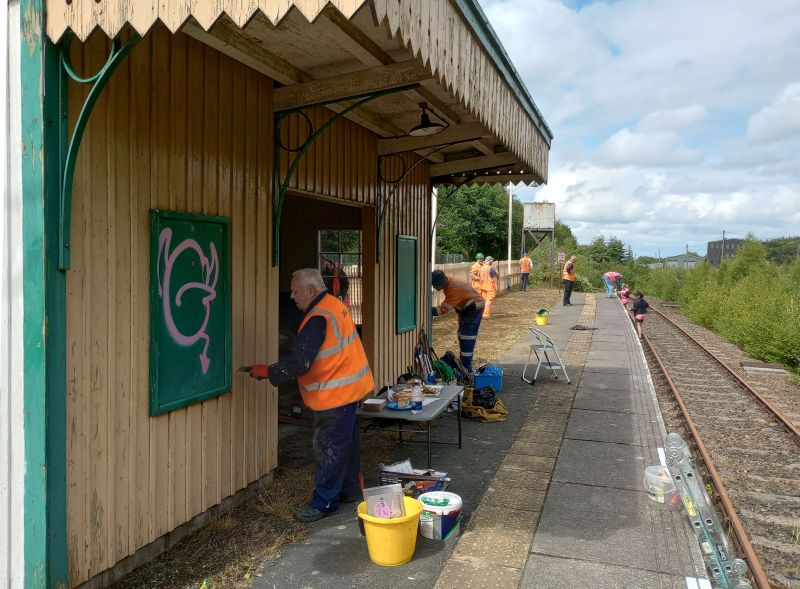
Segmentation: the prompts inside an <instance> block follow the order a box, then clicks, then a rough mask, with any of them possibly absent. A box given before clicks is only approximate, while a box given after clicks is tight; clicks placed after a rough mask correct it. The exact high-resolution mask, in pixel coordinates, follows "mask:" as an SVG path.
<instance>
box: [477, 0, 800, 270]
mask: <svg viewBox="0 0 800 589" xmlns="http://www.w3.org/2000/svg"><path fill="white" fill-rule="evenodd" d="M480 4H481V7H482V8H483V10H484V11H485V13H486V15H487V17H488V19H489V21H490V23H491V24H492V26H493V27H494V29H495V31H496V32H497V34H498V36H499V38H500V39H501V41H502V42H503V45H504V47H505V49H506V52H507V53H508V54H509V56H510V58H511V61H512V62H513V64H514V65H515V67H516V69H517V71H518V72H519V74H520V76H521V78H522V80H523V81H524V82H525V84H526V85H527V87H528V89H529V91H530V93H531V95H532V96H533V99H534V101H535V102H536V105H537V106H538V108H539V111H540V112H541V113H542V114H543V115H544V118H545V120H546V121H547V124H548V126H549V127H550V129H551V130H552V131H553V134H554V140H553V143H552V146H551V150H550V166H549V178H548V183H547V184H546V185H544V186H541V187H535V188H534V187H520V188H518V189H517V190H516V192H515V194H517V195H518V196H519V197H520V198H521V200H522V201H523V202H533V201H539V202H541V201H548V202H554V203H556V217H557V218H558V219H560V220H561V221H563V222H564V223H566V224H567V225H569V226H570V227H571V228H572V231H573V233H575V236H576V237H577V238H578V242H579V243H588V242H589V241H591V239H592V238H594V237H596V236H597V235H599V234H602V235H604V236H605V237H606V238H608V237H610V236H612V235H613V236H616V237H618V238H619V239H621V240H622V241H623V242H625V243H626V244H629V245H630V246H631V247H632V248H633V251H634V253H635V254H636V255H637V256H639V255H647V256H655V255H658V254H659V253H660V255H661V256H668V255H675V254H679V253H682V252H684V251H685V250H686V248H687V245H688V249H689V250H690V251H695V252H697V253H700V254H701V255H705V253H706V244H707V242H708V241H712V240H716V239H721V237H722V232H723V230H724V231H725V232H726V237H734V238H743V237H745V236H746V235H747V234H748V233H749V232H753V233H755V234H756V236H758V237H759V238H760V239H769V238H772V237H780V236H789V235H800V1H798V0H700V1H698V0H668V1H665V0H624V1H616V2H614V1H602V2H593V1H587V0H563V1H559V0H480Z"/></svg>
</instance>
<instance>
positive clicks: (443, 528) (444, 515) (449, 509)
mask: <svg viewBox="0 0 800 589" xmlns="http://www.w3.org/2000/svg"><path fill="white" fill-rule="evenodd" d="M419 502H420V503H422V514H421V515H420V516H419V530H420V533H421V534H422V535H423V536H425V537H426V538H430V539H432V540H449V539H450V538H455V537H456V536H458V532H459V530H460V523H461V497H459V496H458V495H456V494H455V493H448V492H447V491H431V492H430V493H423V494H422V495H420V496H419Z"/></svg>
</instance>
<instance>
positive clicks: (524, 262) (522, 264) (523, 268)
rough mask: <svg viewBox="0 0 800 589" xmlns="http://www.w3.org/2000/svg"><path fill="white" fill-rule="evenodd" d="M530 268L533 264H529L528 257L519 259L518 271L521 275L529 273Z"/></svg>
mask: <svg viewBox="0 0 800 589" xmlns="http://www.w3.org/2000/svg"><path fill="white" fill-rule="evenodd" d="M532 267H533V262H531V259H530V258H529V257H528V256H525V257H524V258H520V259H519V271H520V272H521V273H522V274H527V273H529V272H530V271H531V268H532Z"/></svg>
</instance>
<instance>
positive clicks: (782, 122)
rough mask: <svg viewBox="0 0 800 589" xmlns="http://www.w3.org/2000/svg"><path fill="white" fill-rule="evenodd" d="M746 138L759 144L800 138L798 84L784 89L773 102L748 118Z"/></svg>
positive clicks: (799, 87) (799, 91)
mask: <svg viewBox="0 0 800 589" xmlns="http://www.w3.org/2000/svg"><path fill="white" fill-rule="evenodd" d="M747 137H748V138H749V139H752V140H753V141H759V142H772V141H780V140H782V139H787V138H790V137H794V138H797V137H800V83H796V84H790V85H789V86H787V87H786V88H784V89H783V91H782V92H781V93H780V94H779V95H778V96H777V98H775V100H773V101H772V102H771V103H770V104H768V105H767V106H766V107H764V108H762V109H761V110H760V111H758V112H757V113H756V114H754V115H753V116H752V117H751V118H750V122H749V123H748V125H747Z"/></svg>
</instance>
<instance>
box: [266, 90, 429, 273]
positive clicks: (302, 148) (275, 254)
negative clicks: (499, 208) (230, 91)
mask: <svg viewBox="0 0 800 589" xmlns="http://www.w3.org/2000/svg"><path fill="white" fill-rule="evenodd" d="M417 86H419V84H410V85H407V86H400V87H397V88H389V89H388V90H381V91H379V92H375V93H373V94H369V95H367V96H364V97H363V98H360V100H358V101H356V102H354V103H353V104H351V105H350V106H348V107H347V108H345V109H343V110H341V111H339V112H337V113H334V114H333V116H332V117H331V118H329V119H328V120H327V121H325V123H324V124H323V125H322V126H321V127H320V128H319V129H316V130H315V129H314V126H313V125H312V124H311V119H310V118H309V117H308V115H307V114H305V112H303V109H306V108H313V107H315V106H324V105H326V104H332V103H331V102H321V103H316V104H311V105H306V106H303V107H298V108H292V109H287V110H284V111H280V112H276V113H275V135H274V138H273V149H272V193H273V207H272V212H273V218H272V266H273V267H275V266H278V264H279V262H280V243H281V216H282V214H283V201H284V199H285V198H286V192H287V191H288V189H289V182H291V180H292V176H293V175H294V172H295V170H297V166H298V164H299V163H300V160H301V159H302V157H303V156H304V155H305V154H306V152H307V151H308V150H309V148H310V147H311V146H312V145H313V144H314V142H315V141H316V140H317V139H319V137H320V135H322V134H323V133H324V132H325V131H327V130H328V128H329V127H330V126H331V125H333V124H334V123H335V122H336V121H338V120H339V119H341V118H342V117H344V116H345V115H346V114H348V113H349V112H351V111H353V110H355V109H357V108H359V107H361V106H364V105H365V104H366V103H368V102H370V101H372V100H375V99H376V98H380V97H381V96H386V95H387V94H394V93H396V92H405V91H406V90H410V89H411V88H415V87H417ZM341 100H343V99H338V100H336V101H335V102H341ZM344 100H346V99H344ZM292 113H297V114H299V115H300V116H301V117H303V118H304V119H305V120H306V124H307V125H308V136H307V137H306V139H305V141H303V143H302V144H301V145H299V146H298V147H296V148H292V147H287V146H285V145H283V143H282V142H281V127H282V125H283V121H284V119H286V118H288V117H289V115H291V114H292ZM281 150H283V151H286V152H288V153H294V154H296V155H295V157H294V159H293V160H292V161H291V163H290V164H289V169H288V170H287V171H286V177H285V178H284V179H283V181H281V179H280V168H281V164H280V156H281Z"/></svg>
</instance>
